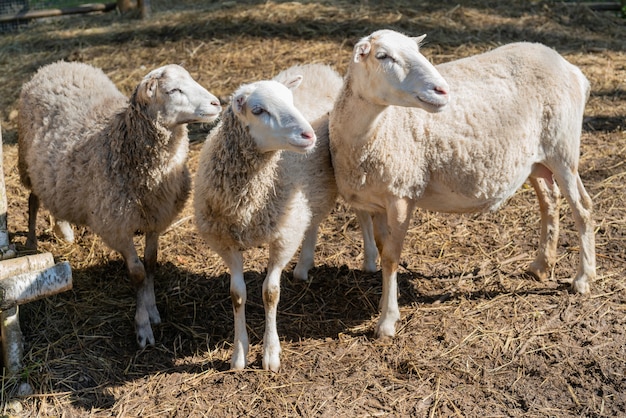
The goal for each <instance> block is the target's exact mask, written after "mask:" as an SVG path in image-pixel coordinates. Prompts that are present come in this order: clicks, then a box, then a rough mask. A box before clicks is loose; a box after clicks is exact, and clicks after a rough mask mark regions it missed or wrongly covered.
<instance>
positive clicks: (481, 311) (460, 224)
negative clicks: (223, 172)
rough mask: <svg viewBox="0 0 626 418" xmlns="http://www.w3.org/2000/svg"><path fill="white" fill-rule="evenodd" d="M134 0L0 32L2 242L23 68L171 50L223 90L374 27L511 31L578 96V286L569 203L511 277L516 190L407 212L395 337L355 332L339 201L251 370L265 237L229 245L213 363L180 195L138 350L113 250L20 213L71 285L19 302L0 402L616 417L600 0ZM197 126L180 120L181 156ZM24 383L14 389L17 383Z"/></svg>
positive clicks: (212, 284) (620, 364)
mask: <svg viewBox="0 0 626 418" xmlns="http://www.w3.org/2000/svg"><path fill="white" fill-rule="evenodd" d="M151 5H152V8H153V10H152V11H153V13H152V17H151V19H148V20H137V19H129V18H128V17H127V15H124V14H118V13H106V14H97V15H94V14H84V15H75V16H71V17H67V18H63V19H56V18H55V19H45V20H37V21H36V22H33V24H31V25H28V26H27V27H24V28H22V29H21V30H19V31H17V32H10V33H5V34H3V35H2V36H0V57H2V58H3V59H0V77H1V80H2V83H0V89H1V91H2V94H0V122H1V123H2V128H3V131H2V132H3V144H2V147H3V154H4V175H5V182H6V190H7V197H8V215H9V217H8V231H9V235H10V239H11V243H12V244H14V245H15V249H16V251H17V252H18V254H19V255H30V254H29V253H28V251H27V250H26V249H25V247H24V243H25V240H26V231H27V230H28V227H27V219H28V215H27V213H28V209H27V208H28V204H27V199H28V194H27V191H26V190H25V188H24V187H23V186H22V185H21V184H20V182H19V176H18V172H17V126H16V120H17V115H16V109H17V96H18V94H19V90H20V88H21V86H22V85H23V83H25V82H26V81H27V80H29V79H30V77H32V75H33V74H34V73H35V71H36V70H37V69H38V68H39V67H40V66H42V65H45V64H47V63H50V62H54V61H57V60H60V59H63V60H67V61H83V62H87V63H89V64H92V65H94V66H96V67H100V68H102V69H103V70H104V71H105V73H106V74H107V75H108V76H109V77H110V78H111V79H112V80H113V81H114V83H115V84H116V85H117V86H118V87H119V88H120V89H121V91H123V92H124V93H125V94H126V95H127V96H129V95H130V94H132V88H133V87H134V86H135V85H136V84H137V82H138V81H139V80H140V79H141V77H143V75H145V73H147V71H149V70H150V69H152V68H156V67H158V66H160V65H162V64H165V63H178V64H183V65H184V67H185V68H186V69H187V70H188V71H189V72H190V73H191V74H192V76H193V77H194V78H195V79H196V80H198V81H199V82H200V84H202V85H203V86H205V87H206V88H207V89H208V90H210V91H211V92H213V93H215V94H216V95H217V96H218V97H220V98H221V99H222V101H223V102H224V103H227V102H228V101H229V95H230V94H231V93H232V92H233V91H234V90H235V89H236V88H237V87H238V86H239V85H241V84H242V83H246V82H250V81H254V80H259V79H264V78H270V77H272V76H274V75H275V74H277V73H278V72H279V71H280V70H282V69H284V68H287V67H289V66H291V65H294V64H298V63H306V62H320V63H325V64H331V65H333V66H334V67H335V68H336V69H337V70H338V71H339V72H340V73H342V74H343V73H344V71H345V69H346V66H347V62H348V60H350V57H351V51H352V46H353V45H354V44H355V43H356V42H357V41H358V39H359V38H360V37H362V36H365V35H367V34H369V33H371V32H373V31H374V30H376V29H381V28H392V29H395V30H399V31H402V32H405V33H407V34H410V35H415V36H418V35H421V34H423V33H427V35H428V36H427V38H426V43H425V44H424V45H423V46H422V48H421V51H422V53H423V54H424V55H425V56H426V57H427V58H429V59H430V60H431V61H432V62H433V63H435V64H440V63H443V62H447V61H451V60H455V59H460V58H463V57H466V56H470V55H474V54H477V53H480V52H483V51H487V50H490V49H492V48H494V47H496V46H498V45H502V44H506V43H510V42H516V41H531V42H542V43H545V44H547V45H548V46H551V47H552V48H555V49H556V50H557V51H558V52H560V53H561V54H562V55H563V56H565V57H566V58H567V59H568V60H569V61H570V62H572V63H574V64H575V65H577V66H578V67H579V68H581V70H582V71H583V73H584V74H585V75H586V76H587V78H588V79H589V80H590V82H591V94H590V97H589V100H588V103H587V107H586V109H585V117H584V120H583V136H582V143H581V153H580V155H581V162H580V167H579V169H580V173H581V177H582V179H583V182H584V184H585V187H586V188H587V190H588V192H589V194H590V195H591V198H592V200H593V203H594V220H595V222H596V251H597V262H598V268H597V272H598V277H597V279H596V280H595V281H594V282H593V283H591V294H590V295H589V296H581V295H576V294H573V293H570V292H569V290H568V286H569V280H570V279H571V278H572V277H574V275H575V274H576V264H577V258H578V251H579V248H578V242H577V238H576V233H575V227H574V224H573V222H572V221H571V214H570V212H569V209H568V208H567V205H562V206H561V207H562V212H563V213H562V218H561V222H562V223H561V232H560V236H559V247H558V257H559V259H558V261H557V263H556V266H555V268H554V269H553V271H552V274H551V277H550V278H549V279H548V280H546V281H544V282H539V281H535V280H533V279H532V278H531V277H530V276H528V275H526V274H525V269H526V268H527V267H528V264H529V263H530V262H531V261H532V258H533V255H534V253H535V251H536V247H537V241H538V236H539V211H538V208H537V199H536V197H535V195H534V192H533V191H532V189H531V188H530V187H522V188H521V189H520V190H519V191H518V192H517V193H516V194H515V196H513V197H512V198H511V199H510V201H509V202H508V203H506V204H505V205H504V206H503V207H502V208H501V209H500V210H499V211H498V212H495V213H487V214H472V215H456V214H442V213H434V212H429V211H418V212H417V213H416V214H415V217H414V220H413V222H412V224H411V225H410V228H409V234H408V236H407V240H406V242H405V245H404V248H403V253H402V267H401V269H400V271H399V291H400V297H399V303H400V311H401V315H402V320H401V322H400V323H399V326H398V332H397V335H396V337H395V338H394V339H393V340H390V341H380V340H377V339H376V338H374V332H373V331H374V328H375V326H376V321H377V319H378V306H377V305H378V300H379V299H380V295H381V282H380V272H378V273H366V272H363V271H361V270H360V266H361V261H362V254H361V249H360V232H359V230H358V228H357V225H356V222H355V219H354V215H353V212H352V211H351V210H350V209H349V208H347V207H346V206H345V205H344V204H343V203H342V202H339V203H338V204H337V205H336V207H335V209H334V210H333V212H332V213H331V216H330V217H329V218H328V219H327V220H326V221H325V222H324V223H323V224H322V228H321V235H320V238H319V244H318V249H317V253H316V268H314V269H313V270H312V271H311V273H310V277H311V279H310V281H309V282H306V283H302V282H300V281H297V280H294V279H293V277H292V274H291V270H290V269H288V270H287V272H286V273H285V274H284V275H283V281H282V289H281V300H280V304H279V308H278V309H279V314H278V320H277V323H278V331H279V335H280V337H281V346H282V349H283V352H282V357H281V362H282V368H281V371H280V372H279V373H267V372H264V371H262V370H261V360H260V355H261V346H262V336H263V335H262V333H261V332H260V331H259V330H262V329H263V325H264V324H263V322H264V319H263V318H264V315H263V302H262V296H261V281H262V279H263V276H264V274H265V271H264V269H265V265H266V263H267V248H258V249H253V250H250V251H249V252H248V253H247V254H246V259H247V260H248V262H247V263H246V274H245V281H246V284H247V287H248V309H247V312H246V314H247V319H248V324H249V332H250V353H249V361H250V366H249V367H248V368H247V369H246V370H244V371H241V372H231V371H230V370H229V361H230V356H231V354H232V347H231V341H233V331H232V329H233V320H232V307H231V301H230V292H229V283H228V274H227V270H226V268H225V266H224V265H223V263H222V262H221V260H220V259H219V258H218V257H217V256H216V255H215V254H214V253H212V252H211V251H210V250H208V249H207V247H206V245H205V243H204V242H203V241H202V239H201V238H200V237H199V236H198V234H197V233H196V231H195V226H194V223H193V217H192V210H191V207H190V206H191V205H190V202H188V205H187V206H186V207H185V209H184V211H183V213H182V214H181V216H180V218H179V219H178V220H177V221H176V222H175V223H174V224H173V225H172V226H171V227H170V228H169V230H168V231H167V232H166V233H165V234H164V235H163V237H162V239H161V244H160V255H159V266H158V269H157V275H156V298H157V305H158V307H159V310H160V312H161V313H162V319H163V322H162V324H161V325H159V326H156V327H155V329H154V331H155V338H156V341H157V342H156V344H155V345H154V346H151V347H148V348H146V349H144V350H138V349H137V346H136V343H135V336H134V329H133V315H134V311H135V294H134V290H133V288H132V286H131V284H130V282H129V281H128V278H127V275H126V272H125V267H124V263H123V261H122V259H121V258H120V257H119V256H118V255H117V254H115V253H114V252H113V251H111V250H110V249H108V248H107V247H106V246H105V245H104V244H103V243H102V241H101V240H100V239H99V238H98V237H97V236H96V235H94V234H93V233H92V232H91V231H89V230H88V229H86V228H78V229H76V231H75V233H76V242H75V243H73V244H70V243H66V242H63V241H62V240H59V239H56V238H55V237H54V235H53V233H52V230H51V227H50V225H49V224H48V223H46V222H40V223H39V225H38V229H37V234H38V237H39V241H40V247H41V250H42V251H43V252H48V253H50V254H52V255H53V257H54V261H55V262H57V263H59V262H65V261H67V262H69V264H70V265H71V267H72V281H73V288H72V289H71V290H69V291H66V292H62V293H59V294H57V295H53V296H51V297H48V298H44V299H41V300H37V301H33V302H30V303H27V304H25V305H23V306H21V307H20V309H21V312H20V323H21V329H22V332H23V334H24V355H23V366H24V367H23V370H22V372H21V373H19V374H18V375H12V376H10V375H8V374H5V375H4V376H3V378H2V379H3V380H2V387H3V390H2V392H1V393H0V415H2V414H6V415H8V414H15V415H20V414H21V415H22V416H62V415H64V414H65V415H66V416H96V417H101V416H102V417H103V416H112V415H114V416H171V417H179V416H192V417H196V416H198V417H201V416H257V417H275V416H289V417H296V416H298V417H301V416H306V417H309V416H320V417H353V416H389V417H394V416H397V417H400V416H402V417H404V416H415V417H451V416H456V417H461V416H468V417H473V416H522V417H546V416H554V417H571V416H589V417H609V416H610V417H613V416H621V415H623V414H624V411H625V410H626V396H625V395H624V394H625V393H626V362H625V361H624V359H625V358H626V286H625V285H624V274H625V273H626V255H625V253H624V248H626V224H625V221H624V220H625V219H626V210H625V209H624V208H626V197H625V195H624V190H625V189H624V184H625V183H624V182H625V181H626V165H625V161H626V124H625V123H624V119H625V116H626V53H625V51H626V26H625V25H624V20H623V18H622V17H621V14H620V13H619V12H615V11H613V12H605V11H594V10H591V9H590V8H589V7H587V6H585V5H583V4H578V5H572V4H564V3H562V2H553V1H541V0H533V1H526V0H523V1H522V0H519V1H511V2H497V1H491V0H471V1H466V2H458V1H452V0H451V1H448V0H441V1H408V0H391V1H385V2H371V1H369V2H365V1H356V0H335V1H315V2H314V1H300V2H291V1H289V2H283V1H254V0H245V1H237V2H224V1H202V2H201V1H192V0H180V1H166V0H153V1H152V3H151ZM537 87H538V88H540V87H541V86H537ZM455 88H457V89H458V88H462V86H451V94H453V92H454V89H455ZM490 93H491V92H485V94H490ZM210 129H211V126H201V127H193V128H192V129H191V131H190V137H191V138H192V141H191V144H190V158H189V168H190V171H191V172H192V173H195V171H196V167H197V164H198V155H199V150H200V147H201V146H202V143H203V141H204V139H205V138H206V135H207V133H208V132H209V131H210ZM42 212H44V213H45V211H44V210H42ZM42 214H43V213H42ZM42 218H44V217H43V216H42ZM24 382H27V383H28V384H29V385H30V386H31V387H32V390H33V393H32V394H30V395H24V394H22V393H21V392H20V390H19V388H20V385H21V384H22V383H24ZM18 409H19V410H20V411H21V412H20V413H16V412H15V411H16V410H18Z"/></svg>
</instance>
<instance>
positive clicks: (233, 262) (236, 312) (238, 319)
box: [217, 250, 249, 370]
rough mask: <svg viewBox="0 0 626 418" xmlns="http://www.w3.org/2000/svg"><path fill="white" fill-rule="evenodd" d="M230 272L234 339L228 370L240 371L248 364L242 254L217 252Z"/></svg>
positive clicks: (245, 296)
mask: <svg viewBox="0 0 626 418" xmlns="http://www.w3.org/2000/svg"><path fill="white" fill-rule="evenodd" d="M217 253H218V254H219V255H220V257H222V259H223V260H224V263H226V266H227V267H228V270H229V271H230V300H231V302H232V304H233V316H234V323H235V338H234V341H233V356H232V358H231V362H230V368H231V369H233V370H242V369H244V368H245V367H246V365H247V364H248V349H249V342H248V330H247V329H246V300H247V294H246V282H245V281H244V278H243V254H242V253H241V252H240V251H237V250H218V251H217Z"/></svg>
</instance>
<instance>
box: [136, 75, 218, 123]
mask: <svg viewBox="0 0 626 418" xmlns="http://www.w3.org/2000/svg"><path fill="white" fill-rule="evenodd" d="M133 101H134V102H135V104H136V105H138V106H139V107H140V108H142V109H145V111H146V113H147V114H148V116H149V117H151V118H154V119H157V118H158V120H159V122H160V123H161V124H163V125H165V126H167V127H168V128H173V127H175V126H178V125H183V124H186V123H194V122H213V121H214V120H215V119H217V117H218V115H219V114H220V111H221V110H222V108H221V106H220V101H219V100H218V98H217V97H215V96H214V95H212V94H211V93H209V92H208V91H207V90H206V89H205V88H204V87H202V86H201V85H200V84H198V83H197V82H196V81H195V80H194V79H193V78H192V77H191V75H190V74H189V73H188V72H187V70H185V69H184V68H183V67H181V66H179V65H175V64H170V65H166V66H163V67H160V68H157V69H155V70H152V71H151V72H150V73H148V75H146V76H145V77H144V78H143V80H142V81H141V83H139V85H138V86H137V89H136V90H135V93H134V95H133V97H132V98H131V103H132V102H133Z"/></svg>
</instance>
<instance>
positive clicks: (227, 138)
mask: <svg viewBox="0 0 626 418" xmlns="http://www.w3.org/2000/svg"><path fill="white" fill-rule="evenodd" d="M220 131H221V132H222V133H223V134H224V135H223V136H220V137H215V138H212V139H211V140H213V141H214V143H213V146H214V147H215V148H214V152H213V153H212V161H211V164H212V166H213V172H214V173H215V175H216V180H217V183H216V185H215V186H216V187H218V188H220V189H221V192H222V193H220V194H221V195H222V197H223V198H224V201H223V202H222V204H224V203H226V202H225V201H226V200H228V201H229V202H228V203H227V204H225V205H224V207H227V208H228V210H229V211H233V212H232V213H238V212H240V211H248V210H249V209H248V208H257V209H259V208H263V207H266V206H267V203H268V202H269V201H271V200H272V199H269V196H272V195H275V194H277V193H278V191H277V190H275V188H274V186H275V179H276V172H277V170H278V163H279V161H280V158H281V153H282V152H281V151H270V152H261V151H260V150H259V149H258V147H257V145H256V143H255V141H254V138H252V136H251V135H250V132H249V131H248V128H246V127H244V126H242V125H241V123H240V122H239V121H238V120H237V118H236V117H235V115H234V113H233V111H232V109H231V108H230V107H229V108H228V109H227V110H226V112H224V115H223V117H222V126H221V127H220ZM237 216H242V215H241V214H239V215H237ZM242 221H243V220H242ZM244 223H245V222H244Z"/></svg>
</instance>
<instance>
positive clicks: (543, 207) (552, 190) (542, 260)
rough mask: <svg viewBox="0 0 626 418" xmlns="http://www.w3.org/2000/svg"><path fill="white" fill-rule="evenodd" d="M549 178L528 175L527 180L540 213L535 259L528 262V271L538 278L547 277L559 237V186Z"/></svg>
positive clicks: (554, 257) (554, 258)
mask: <svg viewBox="0 0 626 418" xmlns="http://www.w3.org/2000/svg"><path fill="white" fill-rule="evenodd" d="M551 177H552V173H550V178H543V177H530V178H529V181H530V183H531V185H532V186H533V188H534V189H535V193H536V194H537V200H538V201H539V210H540V214H541V235H540V237H539V248H538V249H537V255H536V257H535V260H534V261H533V262H532V263H531V264H530V266H529V268H528V272H529V273H530V274H531V275H533V276H534V277H535V278H537V279H538V280H541V281H544V280H546V279H547V278H548V275H549V274H550V270H551V269H552V267H553V266H554V263H555V261H556V250H557V241H558V238H559V197H560V193H559V187H558V186H557V184H556V183H555V182H554V181H552V178H551Z"/></svg>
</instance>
